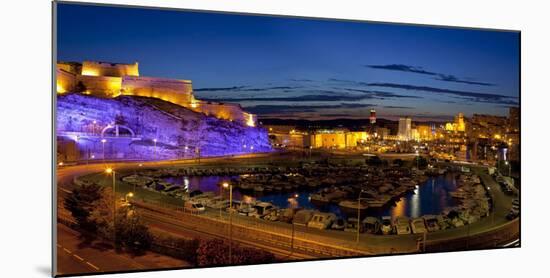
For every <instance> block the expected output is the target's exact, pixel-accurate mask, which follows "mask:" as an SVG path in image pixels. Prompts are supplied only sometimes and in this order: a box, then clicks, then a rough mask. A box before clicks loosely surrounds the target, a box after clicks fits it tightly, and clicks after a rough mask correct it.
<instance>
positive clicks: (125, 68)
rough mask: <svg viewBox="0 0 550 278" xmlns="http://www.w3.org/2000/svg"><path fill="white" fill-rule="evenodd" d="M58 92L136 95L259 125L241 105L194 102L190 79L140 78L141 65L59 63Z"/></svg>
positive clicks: (104, 95)
mask: <svg viewBox="0 0 550 278" xmlns="http://www.w3.org/2000/svg"><path fill="white" fill-rule="evenodd" d="M56 75H57V77H56V79H57V80H56V85H57V93H59V94H62V93H66V92H76V91H78V92H81V93H84V94H89V95H94V96H98V97H117V96H119V95H134V96H143V97H153V98H158V99H162V100H164V101H168V102H171V103H174V104H178V105H180V106H183V107H186V108H188V109H190V110H193V111H195V112H199V113H204V114H206V115H209V116H214V117H216V118H219V119H224V120H230V121H236V122H240V123H242V124H244V125H247V126H256V123H257V118H256V116H255V115H253V114H250V113H246V112H244V111H243V110H242V108H241V106H240V105H238V104H227V103H216V102H206V101H201V100H197V99H195V97H194V95H193V86H192V82H191V81H190V80H178V79H166V78H156V77H143V76H139V65H138V63H137V62H135V63H133V64H120V63H109V62H93V61H84V62H82V64H80V63H75V62H59V63H58V64H57V70H56Z"/></svg>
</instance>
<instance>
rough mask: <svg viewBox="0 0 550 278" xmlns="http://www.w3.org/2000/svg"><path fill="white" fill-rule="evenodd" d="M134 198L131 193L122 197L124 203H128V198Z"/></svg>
mask: <svg viewBox="0 0 550 278" xmlns="http://www.w3.org/2000/svg"><path fill="white" fill-rule="evenodd" d="M132 197H134V193H133V192H128V193H127V194H126V195H125V196H124V201H126V203H128V198H132Z"/></svg>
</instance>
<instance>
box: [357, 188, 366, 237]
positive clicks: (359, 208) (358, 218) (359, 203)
mask: <svg viewBox="0 0 550 278" xmlns="http://www.w3.org/2000/svg"><path fill="white" fill-rule="evenodd" d="M363 192H365V190H363V189H361V191H359V196H358V197H357V237H356V239H355V241H356V242H357V244H359V232H360V229H359V227H360V225H361V199H362V198H361V193H363Z"/></svg>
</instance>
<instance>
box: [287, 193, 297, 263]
mask: <svg viewBox="0 0 550 278" xmlns="http://www.w3.org/2000/svg"><path fill="white" fill-rule="evenodd" d="M298 197H299V195H298V194H297V193H296V194H294V197H293V198H289V199H288V202H289V203H290V205H291V207H292V209H294V208H295V206H296V205H297V204H298V201H297V199H298ZM295 230H296V226H295V225H294V221H292V237H291V241H290V255H292V254H293V253H294V234H295ZM290 255H289V256H290Z"/></svg>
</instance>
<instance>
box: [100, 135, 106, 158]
mask: <svg viewBox="0 0 550 278" xmlns="http://www.w3.org/2000/svg"><path fill="white" fill-rule="evenodd" d="M106 142H107V139H101V144H102V146H103V163H105V143H106Z"/></svg>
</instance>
